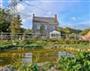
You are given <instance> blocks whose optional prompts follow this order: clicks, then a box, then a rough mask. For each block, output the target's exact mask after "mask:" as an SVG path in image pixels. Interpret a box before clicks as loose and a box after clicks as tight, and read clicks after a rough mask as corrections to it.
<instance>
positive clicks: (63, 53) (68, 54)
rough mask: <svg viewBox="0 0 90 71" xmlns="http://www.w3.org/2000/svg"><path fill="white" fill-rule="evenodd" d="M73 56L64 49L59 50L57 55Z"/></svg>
mask: <svg viewBox="0 0 90 71" xmlns="http://www.w3.org/2000/svg"><path fill="white" fill-rule="evenodd" d="M65 56H66V57H74V54H72V53H70V52H66V51H59V52H58V57H65Z"/></svg>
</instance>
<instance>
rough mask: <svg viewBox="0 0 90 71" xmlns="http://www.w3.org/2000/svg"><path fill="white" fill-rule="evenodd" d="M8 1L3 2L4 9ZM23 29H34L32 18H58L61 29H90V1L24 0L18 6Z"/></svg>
mask: <svg viewBox="0 0 90 71" xmlns="http://www.w3.org/2000/svg"><path fill="white" fill-rule="evenodd" d="M8 3H9V2H8V0H3V5H4V8H5V7H7V6H8ZM16 9H17V12H18V14H20V15H21V18H22V24H23V25H22V27H24V28H32V16H33V14H35V15H36V16H43V17H44V16H47V17H54V15H55V14H57V16H58V21H59V27H71V28H75V29H86V28H90V0H24V1H22V2H19V3H18V5H17V6H16Z"/></svg>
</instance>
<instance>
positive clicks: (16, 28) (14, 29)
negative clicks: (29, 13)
mask: <svg viewBox="0 0 90 71" xmlns="http://www.w3.org/2000/svg"><path fill="white" fill-rule="evenodd" d="M10 29H11V34H12V35H16V34H17V33H21V29H22V28H21V19H20V16H19V15H18V16H16V17H13V18H12V20H11V25H10Z"/></svg>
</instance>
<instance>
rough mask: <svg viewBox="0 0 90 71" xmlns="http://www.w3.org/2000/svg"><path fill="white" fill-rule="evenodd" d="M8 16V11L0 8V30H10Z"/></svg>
mask: <svg viewBox="0 0 90 71" xmlns="http://www.w3.org/2000/svg"><path fill="white" fill-rule="evenodd" d="M9 17H10V14H9V12H8V11H7V12H6V11H5V10H4V9H1V8H0V32H10V28H9V26H10V20H9V19H8V18H9Z"/></svg>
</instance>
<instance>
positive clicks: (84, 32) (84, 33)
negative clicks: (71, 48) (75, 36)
mask: <svg viewBox="0 0 90 71" xmlns="http://www.w3.org/2000/svg"><path fill="white" fill-rule="evenodd" d="M89 31H90V29H85V30H83V31H82V32H81V33H80V34H81V35H86V34H87V33H88V32H89Z"/></svg>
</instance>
